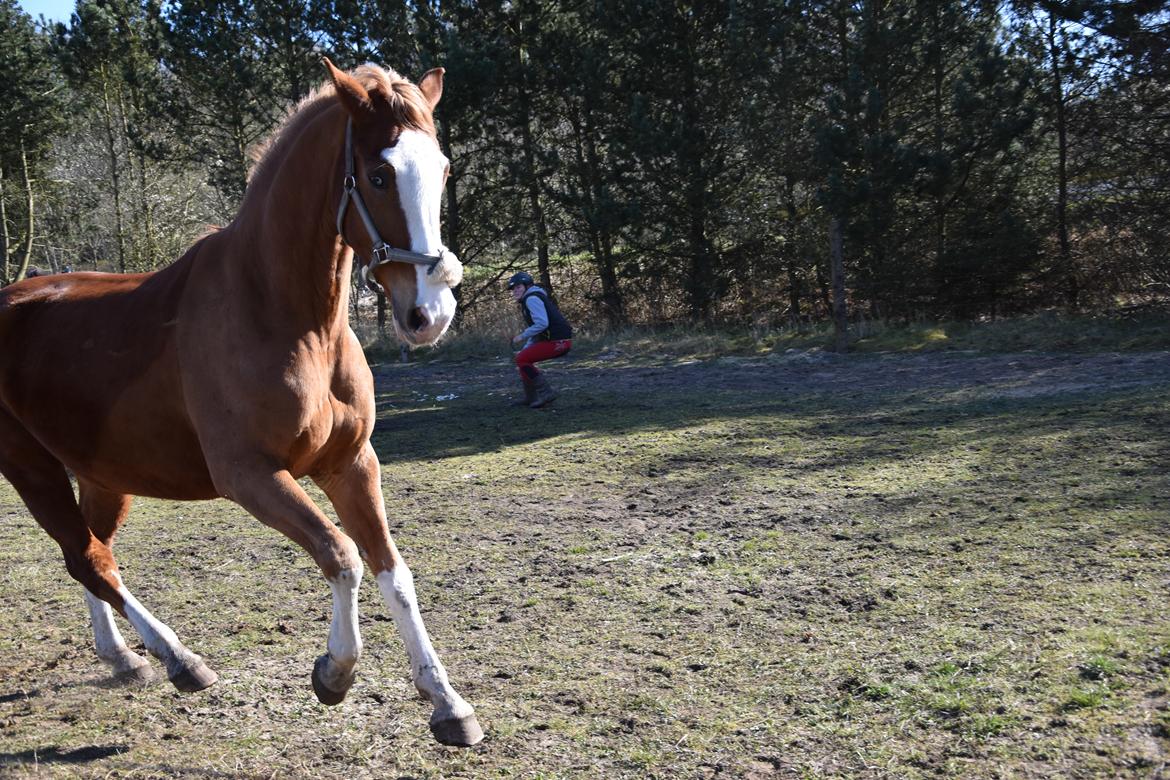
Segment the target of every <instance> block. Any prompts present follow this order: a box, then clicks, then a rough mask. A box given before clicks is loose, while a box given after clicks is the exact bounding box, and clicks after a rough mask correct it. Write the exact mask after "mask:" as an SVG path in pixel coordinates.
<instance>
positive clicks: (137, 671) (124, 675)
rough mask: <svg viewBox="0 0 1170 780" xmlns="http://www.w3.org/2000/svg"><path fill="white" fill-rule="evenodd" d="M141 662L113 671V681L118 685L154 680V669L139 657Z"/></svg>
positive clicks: (141, 683) (140, 683)
mask: <svg viewBox="0 0 1170 780" xmlns="http://www.w3.org/2000/svg"><path fill="white" fill-rule="evenodd" d="M138 660H139V661H141V663H138V664H135V665H133V666H126V667H125V668H122V669H119V670H118V671H116V672H114V682H116V683H118V684H119V685H146V684H147V683H150V682H153V681H154V670H153V669H151V668H150V662H149V661H147V660H146V659H145V658H139V659H138Z"/></svg>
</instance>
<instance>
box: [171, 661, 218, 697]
mask: <svg viewBox="0 0 1170 780" xmlns="http://www.w3.org/2000/svg"><path fill="white" fill-rule="evenodd" d="M218 679H219V675H217V674H216V673H215V672H213V671H211V669H209V668H207V664H205V663H203V662H202V661H200V662H199V663H197V664H193V665H191V666H185V667H183V668H182V669H180V670H179V672H178V674H176V675H174V676H172V677H171V678H170V680H171V684H172V685H174V686H175V687H176V688H177V689H179V690H180V691H182V692H183V693H194V692H195V691H201V690H203V689H204V688H210V687H211V686H212V685H215V682H216V680H218Z"/></svg>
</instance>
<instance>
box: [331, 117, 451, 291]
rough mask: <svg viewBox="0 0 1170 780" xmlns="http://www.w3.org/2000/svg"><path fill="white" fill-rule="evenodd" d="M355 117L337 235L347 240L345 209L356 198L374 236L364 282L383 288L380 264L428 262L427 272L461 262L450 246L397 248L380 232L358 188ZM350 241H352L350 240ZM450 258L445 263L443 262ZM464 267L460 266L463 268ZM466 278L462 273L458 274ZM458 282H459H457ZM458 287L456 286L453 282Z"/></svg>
mask: <svg viewBox="0 0 1170 780" xmlns="http://www.w3.org/2000/svg"><path fill="white" fill-rule="evenodd" d="M353 160H354V156H353V120H352V119H350V120H347V121H346V123H345V178H344V179H343V180H342V183H341V203H340V204H339V205H338V207H337V235H339V236H341V240H342V241H345V230H344V225H345V212H346V210H347V209H348V208H349V204H350V202H351V201H352V202H353V206H354V208H355V209H357V213H358V216H359V217H361V218H362V223H363V224H364V225H365V226H366V233H367V235H369V237H370V244H371V245H372V246H373V250H372V251H371V252H370V255H371V256H370V261H369V262H368V263H364V264H363V265H362V281H363V282H364V283H365V284H366V285H367V286H370V287H373V288H375V289H380V287H379V285H378V283H377V282H376V281H375V280H374V278H373V270H374V269H375V268H377V267H378V266H380V265H385V264H386V263H411V264H412V265H425V266H426V267H427V275H428V276H429V275H431V274H433V273H434V271H435V268H436V267H437V266H438V265H439V264H440V263H443V265H445V266H446V265H448V264H449V263H453V264H454V265H458V264H459V260H458V258H456V257H455V255H454V253H452V252H450V251H448V250H447V248H446V247H441V248H440V249H439V253H438V254H437V255H426V254H422V253H421V252H411V251H410V250H408V249H397V248H395V247H392V246H390V245H389V244H387V243H386V242H385V241H384V240H382V236H381V234H379V233H378V228H377V227H376V226H375V225H374V220H373V218H372V217H370V211H369V209H367V208H366V202H365V201H364V200H363V199H362V193H361V191H360V190H358V187H357V178H356V177H355V175H354V164H353ZM346 243H347V244H348V243H349V242H348V241H347V242H346ZM445 260H446V261H448V262H447V263H444V262H443V261H445ZM461 270H462V269H461V268H460V271H461ZM442 276H443V277H444V281H449V280H450V277H451V276H452V274H450V273H447V274H442ZM458 276H459V277H462V273H459V274H458ZM455 284H458V282H456V283H455ZM449 286H452V287H454V286H455V285H454V284H452V285H449Z"/></svg>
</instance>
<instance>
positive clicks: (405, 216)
mask: <svg viewBox="0 0 1170 780" xmlns="http://www.w3.org/2000/svg"><path fill="white" fill-rule="evenodd" d="M325 66H326V67H327V68H328V70H329V76H330V78H331V79H332V81H333V86H334V88H335V90H336V93H337V99H338V101H339V102H340V104H341V106H342V107H343V108H344V109H345V112H346V114H347V116H348V122H349V128H348V130H347V144H346V145H347V151H346V153H345V154H346V155H347V156H349V161H347V163H346V164H347V169H346V172H347V174H350V173H352V178H349V177H348V175H347V182H346V184H345V185H344V186H345V187H346V188H347V189H346V193H345V194H344V195H343V200H342V206H341V210H340V212H339V216H338V227H339V230H340V231H341V233H342V237H343V239H344V240H345V242H346V243H348V244H349V245H350V246H351V247H352V248H353V249H354V251H355V253H356V254H357V255H358V257H359V258H363V259H362V260H359V262H368V263H370V265H369V268H370V275H371V276H372V277H373V278H374V279H375V280H376V281H377V283H378V284H379V285H381V287H382V289H383V290H385V291H386V295H387V297H388V298H389V299H390V303H391V308H392V309H393V313H394V327H395V330H396V331H397V332H398V334H399V336H400V337H401V338H402V339H403V340H405V341H406V342H407V343H409V344H411V345H416V346H417V345H421V344H431V343H434V342H435V341H436V340H438V339H439V337H440V336H442V335H443V333H444V332H445V331H446V330H447V326H448V325H450V324H451V318H452V317H453V316H454V315H455V296H454V295H453V294H452V293H451V287H454V286H455V285H457V284H459V281H460V280H461V279H462V266H461V265H460V264H459V261H458V259H457V258H455V256H454V255H453V254H451V253H450V252H448V251H447V249H446V248H445V247H444V246H443V244H442V241H441V239H440V234H439V213H440V208H441V204H442V197H443V187H444V185H445V183H446V180H447V175H448V173H449V172H450V164H449V163H448V160H447V158H446V157H445V156H444V155H443V153H442V151H441V150H440V148H439V143H438V140H437V138H436V136H435V124H434V117H433V112H434V108H435V106H436V105H437V104H438V102H439V98H440V97H441V96H442V94H443V72H444V71H443V69H442V68H435V69H434V70H431V71H428V72H427V73H426V74H425V75H424V76H423V77H422V79H421V80H420V81H419V83H418V84H417V85H415V84H412V83H410V82H409V81H405V80H402V79H397V78H394V77H393V74H391V78H385V73H384V72H383V71H381V70H378V69H373V68H370V69H366V68H359V69H358V70H357V71H355V72H354V75H351V74H349V73H345V72H343V71H341V70H338V69H337V68H336V67H334V65H333V63H332V62H330V61H329V60H328V59H326V60H325ZM363 77H364V78H363ZM351 198H352V201H353V204H354V205H355V208H347V203H348V202H349V200H350V199H351ZM380 242H381V244H380ZM379 244H380V245H379ZM404 249H405V250H409V251H408V252H405V253H403V252H399V253H398V255H397V256H403V255H411V254H413V255H415V256H429V257H430V258H433V261H432V262H430V263H429V264H415V263H419V261H418V260H406V261H403V260H397V259H396V255H394V254H390V253H393V252H395V251H396V250H404ZM375 257H381V258H382V261H381V262H378V263H373V262H372V261H373V259H374V258H375ZM387 258H389V259H388V260H387ZM423 262H425V261H423Z"/></svg>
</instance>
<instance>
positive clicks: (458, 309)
mask: <svg viewBox="0 0 1170 780" xmlns="http://www.w3.org/2000/svg"><path fill="white" fill-rule="evenodd" d="M439 135H440V137H441V138H442V139H443V150H444V151H445V152H447V153H448V154H450V153H451V149H452V148H453V147H452V143H451V123H450V122H440V123H439ZM446 189H447V218H446V220H444V224H445V225H446V227H447V249H449V250H451V252H453V253H454V254H455V256H456V257H458V258H460V259H462V258H463V243H462V241H461V239H460V232H461V230H462V227H463V225H462V223H461V222H460V221H459V216H460V214H459V176H458V174H456V173H455V167H454V166H451V172H450V175H448V176H447V188H446ZM451 293H452V294H453V295H454V296H455V320H454V322H452V323H451V324H452V326H454V327H458V325H459V320H461V319H462V318H463V307H462V306H461V305H460V304H462V303H463V285H462V284H460V285H459V286H458V287H456V288H455V289H453V290H452V291H451Z"/></svg>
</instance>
